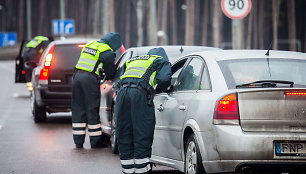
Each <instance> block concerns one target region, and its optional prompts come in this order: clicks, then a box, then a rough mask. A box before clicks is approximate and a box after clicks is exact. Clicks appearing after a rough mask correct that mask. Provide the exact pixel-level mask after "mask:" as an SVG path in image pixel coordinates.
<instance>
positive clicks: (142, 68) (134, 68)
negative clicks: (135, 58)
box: [125, 66, 147, 72]
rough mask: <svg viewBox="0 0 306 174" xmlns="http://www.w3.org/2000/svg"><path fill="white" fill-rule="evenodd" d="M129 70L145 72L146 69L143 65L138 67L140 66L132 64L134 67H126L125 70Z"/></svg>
mask: <svg viewBox="0 0 306 174" xmlns="http://www.w3.org/2000/svg"><path fill="white" fill-rule="evenodd" d="M130 70H139V71H143V72H145V71H146V70H147V69H146V68H144V67H140V66H138V67H136V66H134V67H129V68H128V69H126V70H125V71H130Z"/></svg>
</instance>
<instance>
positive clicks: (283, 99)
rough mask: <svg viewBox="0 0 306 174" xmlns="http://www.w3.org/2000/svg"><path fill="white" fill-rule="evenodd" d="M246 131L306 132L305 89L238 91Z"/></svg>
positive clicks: (241, 115) (240, 113) (240, 112)
mask: <svg viewBox="0 0 306 174" xmlns="http://www.w3.org/2000/svg"><path fill="white" fill-rule="evenodd" d="M238 103H239V104H238V105H239V115H240V124H241V127H242V129H243V130H244V131H255V132H268V131H270V132H306V89H268V90H267V89H258V90H254V89H252V90H245V91H240V92H238Z"/></svg>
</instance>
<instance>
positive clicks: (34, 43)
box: [26, 36, 49, 53]
mask: <svg viewBox="0 0 306 174" xmlns="http://www.w3.org/2000/svg"><path fill="white" fill-rule="evenodd" d="M44 41H49V39H48V38H47V37H45V36H36V37H34V38H33V39H32V40H30V41H29V42H28V43H27V44H26V48H37V47H38V46H39V45H40V44H41V43H42V42H44ZM39 52H40V53H42V52H43V48H41V49H39Z"/></svg>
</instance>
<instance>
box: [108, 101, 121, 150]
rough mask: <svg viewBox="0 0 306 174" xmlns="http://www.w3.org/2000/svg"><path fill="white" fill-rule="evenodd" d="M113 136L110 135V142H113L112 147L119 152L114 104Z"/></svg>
mask: <svg viewBox="0 0 306 174" xmlns="http://www.w3.org/2000/svg"><path fill="white" fill-rule="evenodd" d="M111 127H112V129H111V137H110V143H111V149H112V152H113V153H114V154H118V153H119V150H118V145H117V137H116V121H115V106H113V109H112V125H111Z"/></svg>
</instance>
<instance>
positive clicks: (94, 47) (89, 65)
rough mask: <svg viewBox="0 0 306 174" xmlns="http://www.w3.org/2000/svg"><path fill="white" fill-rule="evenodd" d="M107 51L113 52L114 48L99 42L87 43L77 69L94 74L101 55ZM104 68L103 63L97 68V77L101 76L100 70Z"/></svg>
mask: <svg viewBox="0 0 306 174" xmlns="http://www.w3.org/2000/svg"><path fill="white" fill-rule="evenodd" d="M107 50H111V51H113V50H112V48H111V47H110V46H109V45H107V44H105V43H100V42H98V41H91V42H89V43H87V44H86V45H85V47H84V48H83V49H82V52H81V55H80V58H79V61H78V63H77V65H76V66H75V67H76V68H77V69H81V70H84V71H88V72H92V71H93V70H94V67H95V65H96V63H97V61H98V60H99V55H100V53H101V52H104V51H107ZM102 66H103V63H100V64H99V66H98V67H97V69H96V71H95V73H96V74H97V75H99V72H98V69H99V68H102Z"/></svg>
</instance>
